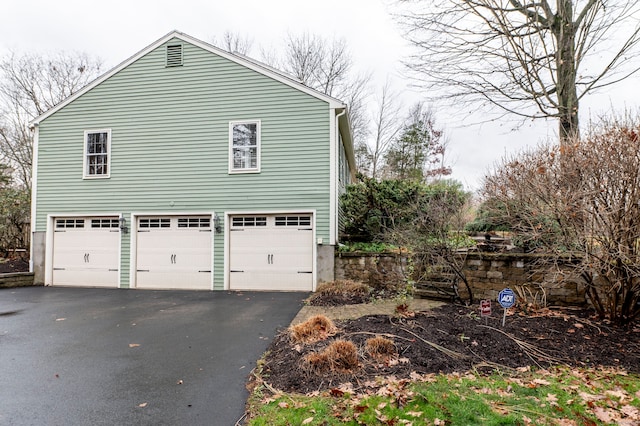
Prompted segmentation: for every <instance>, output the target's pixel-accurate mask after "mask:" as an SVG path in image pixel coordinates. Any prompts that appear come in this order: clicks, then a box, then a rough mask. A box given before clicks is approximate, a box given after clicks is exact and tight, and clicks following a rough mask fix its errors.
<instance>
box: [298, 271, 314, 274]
mask: <svg viewBox="0 0 640 426" xmlns="http://www.w3.org/2000/svg"><path fill="white" fill-rule="evenodd" d="M298 273H299V274H313V272H312V271H298Z"/></svg>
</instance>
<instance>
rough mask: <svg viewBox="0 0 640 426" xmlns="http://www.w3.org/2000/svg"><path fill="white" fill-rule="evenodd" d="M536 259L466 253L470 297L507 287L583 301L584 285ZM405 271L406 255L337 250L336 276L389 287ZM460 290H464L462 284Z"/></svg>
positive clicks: (552, 300) (553, 300) (554, 299)
mask: <svg viewBox="0 0 640 426" xmlns="http://www.w3.org/2000/svg"><path fill="white" fill-rule="evenodd" d="M539 258H540V256H539V255H531V254H523V253H483V252H474V253H469V254H468V255H467V258H466V262H465V268H464V272H465V275H466V277H467V280H468V281H469V285H470V286H471V289H472V291H473V294H474V298H475V299H476V300H478V299H491V300H496V299H497V297H498V293H499V292H500V290H502V289H503V288H505V287H510V288H512V289H513V290H515V291H516V292H519V293H520V294H521V295H524V296H526V298H527V300H528V301H531V302H537V303H546V304H549V305H582V304H584V303H586V298H585V290H584V286H582V285H581V284H580V282H579V280H577V279H571V278H570V277H569V279H565V278H566V275H564V274H562V276H561V273H559V272H557V271H552V270H548V271H544V272H541V271H539V270H538V269H537V268H536V267H535V263H536V261H537V260H539ZM406 270H407V261H406V257H405V256H401V255H398V254H394V253H385V254H377V253H338V254H337V255H336V260H335V277H336V279H352V280H356V281H362V282H364V283H367V284H369V285H370V286H372V287H374V288H380V287H381V286H382V287H392V286H393V285H394V284H395V283H398V282H399V280H402V279H403V277H404V276H405V272H406ZM565 274H566V271H565ZM460 291H461V293H462V292H463V291H464V284H462V283H461V284H460Z"/></svg>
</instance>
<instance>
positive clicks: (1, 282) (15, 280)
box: [0, 272, 35, 288]
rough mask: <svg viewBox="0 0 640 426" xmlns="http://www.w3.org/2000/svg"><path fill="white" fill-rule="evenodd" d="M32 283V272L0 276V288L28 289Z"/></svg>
mask: <svg viewBox="0 0 640 426" xmlns="http://www.w3.org/2000/svg"><path fill="white" fill-rule="evenodd" d="M32 285H35V284H34V283H33V272H14V273H11V274H0V288H11V287H28V286H32Z"/></svg>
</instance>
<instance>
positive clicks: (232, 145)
mask: <svg viewBox="0 0 640 426" xmlns="http://www.w3.org/2000/svg"><path fill="white" fill-rule="evenodd" d="M259 171H260V120H251V121H232V122H231V123H229V173H258V172H259Z"/></svg>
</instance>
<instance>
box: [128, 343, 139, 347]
mask: <svg viewBox="0 0 640 426" xmlns="http://www.w3.org/2000/svg"><path fill="white" fill-rule="evenodd" d="M139 346H140V343H129V347H130V348H137V347H139Z"/></svg>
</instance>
